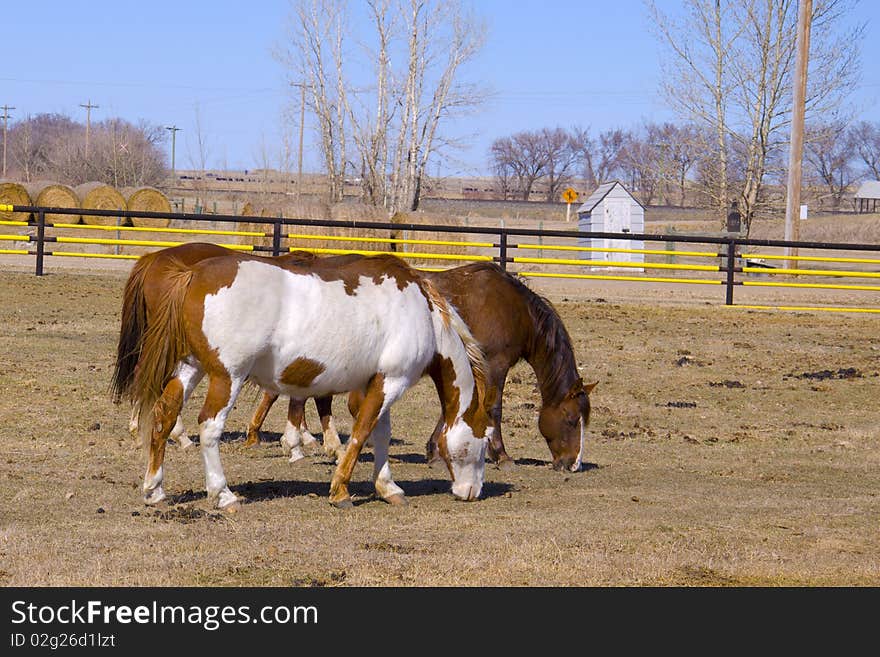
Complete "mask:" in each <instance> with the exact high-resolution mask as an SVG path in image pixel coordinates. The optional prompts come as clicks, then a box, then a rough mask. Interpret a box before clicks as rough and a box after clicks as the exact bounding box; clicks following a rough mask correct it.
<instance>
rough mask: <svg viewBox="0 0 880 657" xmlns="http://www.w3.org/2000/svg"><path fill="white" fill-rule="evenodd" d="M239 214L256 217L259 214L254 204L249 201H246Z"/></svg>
mask: <svg viewBox="0 0 880 657" xmlns="http://www.w3.org/2000/svg"><path fill="white" fill-rule="evenodd" d="M241 216H243V217H247V216H250V217H257V216H259V215H258V214H257V209H256V208H255V207H254V204H253V203H251V202H250V201H248V202H247V203H245V204H244V206H242V208H241Z"/></svg>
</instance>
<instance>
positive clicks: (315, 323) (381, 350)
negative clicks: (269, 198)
mask: <svg viewBox="0 0 880 657" xmlns="http://www.w3.org/2000/svg"><path fill="white" fill-rule="evenodd" d="M161 269H162V272H161V273H162V275H163V276H164V277H165V279H166V283H165V284H164V285H163V286H161V288H162V290H163V291H162V294H161V298H160V299H159V301H160V303H159V305H158V307H156V308H154V309H152V311H151V310H150V309H149V308H148V307H147V303H146V300H145V297H144V289H143V286H137V285H132V286H126V292H127V293H128V292H132V293H133V296H131V297H129V296H126V298H125V300H124V304H123V307H124V311H123V323H122V332H123V333H124V332H126V331H129V330H133V331H135V333H133V334H131V335H120V339H119V345H129V346H131V345H135V346H136V347H134V349H136V350H137V351H138V353H139V357H138V358H137V359H136V360H134V359H131V358H128V359H125V358H124V359H123V360H122V361H121V362H118V363H117V369H116V372H115V373H114V384H113V389H114V392H116V393H117V394H123V393H125V394H127V396H129V397H130V398H131V399H132V401H133V402H134V403H135V405H137V407H138V409H139V433H140V435H141V436H142V437H143V438H144V439H145V442H146V443H147V444H148V445H149V447H150V455H149V460H148V466H147V472H146V475H145V477H144V499H145V502H147V503H148V504H154V503H157V502H159V501H161V500H162V499H163V498H164V497H165V493H164V491H163V489H162V483H163V467H162V466H163V462H164V448H165V442H166V440H167V438H168V435H169V432H170V430H171V428H172V426H173V425H174V423H175V421H176V420H177V418H178V416H179V414H180V410H181V408H182V406H183V401H184V390H185V387H186V384H185V383H184V381H183V379H182V377H181V372H182V371H184V370H191V371H194V372H197V373H204V374H206V375H207V376H208V379H209V387H208V394H207V396H206V399H205V403H204V405H203V407H202V410H201V413H200V414H199V430H200V443H201V450H202V456H203V460H204V466H205V482H206V488H207V490H208V495H209V498H211V499H214V500H215V501H216V503H217V505H218V506H219V507H220V508H234V507H235V506H236V505H237V501H238V500H237V498H236V496H235V495H234V494H233V493H232V492H231V491H230V490H229V487H228V486H227V484H226V477H225V475H224V474H223V469H222V466H221V464H220V453H219V445H218V440H219V437H220V435H221V433H222V430H223V426H224V423H225V420H226V416H227V414H228V413H229V411H230V410H231V408H232V406H233V405H234V403H235V399H236V397H237V395H238V392H239V391H240V389H241V387H242V385H243V384H244V383H245V381H246V380H251V381H253V382H255V383H256V384H257V385H259V386H260V387H262V388H263V389H268V390H271V391H273V392H276V393H283V394H288V395H290V396H291V397H294V398H305V397H316V396H317V397H323V396H327V395H331V394H333V393H335V392H341V391H346V390H362V391H364V401H363V403H362V404H361V405H360V409H359V411H358V414H357V417H356V419H355V423H354V428H353V431H352V437H351V440H350V441H349V444H348V447H347V449H346V452H345V455H344V457H343V459H342V460H341V461H340V463H339V465H338V466H337V468H336V472H335V474H334V476H333V480H332V482H331V485H330V500H331V502H332V503H334V504H335V505H337V506H350V505H351V501H350V497H349V494H348V482H349V480H350V478H351V475H352V472H353V469H354V465H355V463H356V462H357V457H358V455H359V453H360V451H361V448H362V446H363V444H364V442H365V441H366V439H367V438H368V437H370V438H372V440H373V444H374V454H375V456H374V481H375V485H376V492H377V493H378V494H379V496H380V497H382V498H383V499H385V500H387V501H389V502H392V503H397V502H401V501H403V491H402V490H401V489H400V488H399V487H398V486H397V485H396V484H395V483H394V481H393V480H392V478H391V473H390V469H389V467H388V444H389V442H390V438H391V430H390V415H389V410H390V406H391V405H392V404H393V403H394V401H396V400H397V399H398V398H399V397H400V396H401V395H402V394H403V393H404V392H405V391H406V390H407V389H408V388H409V387H411V386H412V385H413V384H414V383H415V382H416V381H417V380H418V379H419V378H421V377H422V376H423V375H425V374H430V375H431V377H432V378H433V379H434V383H435V385H436V386H437V390H438V393H439V395H440V401H441V407H442V409H443V417H444V425H443V430H442V432H441V436H440V440H439V451H440V454H441V456H442V458H443V459H444V461H445V462H446V464H447V467H448V468H449V472H450V474H451V476H452V492H453V494H454V495H455V496H456V497H458V498H461V499H476V498H478V497H479V496H480V492H481V490H482V484H483V467H484V456H485V450H486V436H487V435H489V434H491V432H492V428H491V420H490V418H489V416H488V415H487V414H486V413H485V411H484V405H485V404H487V403H488V400H487V399H486V398H485V395H486V386H485V379H484V376H483V370H482V367H483V361H482V355H481V353H480V351H479V347H478V345H477V343H476V341H475V340H474V339H473V336H471V334H470V331H469V330H468V328H467V326H466V325H465V324H464V322H462V320H461V318H460V317H459V316H458V314H457V313H456V312H455V310H454V309H453V308H451V307H450V306H449V305H448V304H447V302H446V301H445V299H443V297H442V296H441V295H440V294H439V293H437V291H436V289H435V287H434V286H433V284H432V283H430V282H429V281H427V280H426V279H425V278H423V277H422V276H421V275H420V274H419V273H418V272H416V271H415V270H414V269H412V268H410V267H409V266H408V265H406V264H405V263H404V262H403V261H401V260H399V259H398V258H395V257H393V256H376V257H372V258H364V259H354V260H352V261H350V262H348V263H345V264H340V263H338V262H337V263H334V264H333V265H327V263H326V262H324V261H322V260H321V259H315V260H314V261H312V262H308V263H281V262H278V261H277V259H266V258H258V257H254V256H248V255H244V254H233V255H224V256H218V257H213V258H208V259H207V260H203V261H200V262H198V263H196V264H194V265H191V266H187V265H185V264H184V263H180V262H176V261H174V260H171V261H170V262H167V263H165V264H164V265H163V266H162V267H161ZM139 315H143V316H148V317H149V321H148V322H139V321H132V318H133V317H134V318H135V319H137V317H138V316H139ZM338 317H342V318H344V319H345V321H337V322H333V323H332V329H328V328H327V327H328V325H329V324H328V319H330V318H338ZM138 330H143V333H141V334H138V333H136V331H138ZM121 353H123V354H126V353H127V352H125V351H124V350H121ZM188 376H189V377H190V378H192V379H194V380H197V378H200V376H198V377H196V376H195V375H188ZM127 381H131V384H130V385H129V386H127V387H126V385H125V382H127Z"/></svg>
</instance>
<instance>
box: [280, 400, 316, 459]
mask: <svg viewBox="0 0 880 657" xmlns="http://www.w3.org/2000/svg"><path fill="white" fill-rule="evenodd" d="M305 414H306V400H305V399H297V398H295V397H291V398H290V403H288V405H287V425H286V426H285V428H284V434H283V435H282V436H281V447H282V449H285V448H286V450H285V451H287V450H289V452H290V463H296V462H297V461H299V460H300V459H304V458H305V456H306V455H305V454H304V453H303V451H302V445H303V435H302V432H301V430H300V427H301V426H303V425H304V424H305V419H304V418H305ZM314 440H315V438H314V437H312V441H313V442H314Z"/></svg>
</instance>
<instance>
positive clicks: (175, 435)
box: [168, 415, 193, 449]
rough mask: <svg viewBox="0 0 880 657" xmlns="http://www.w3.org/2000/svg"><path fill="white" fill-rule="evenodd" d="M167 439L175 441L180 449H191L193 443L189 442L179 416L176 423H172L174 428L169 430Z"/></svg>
mask: <svg viewBox="0 0 880 657" xmlns="http://www.w3.org/2000/svg"><path fill="white" fill-rule="evenodd" d="M168 437H169V438H171V439H172V440H176V441H177V444H178V445H180V448H181V449H186V448H187V447H192V444H193V441H191V440H190V439H189V436H187V435H186V429H185V428H184V426H183V418H181V417H180V416H179V415H178V416H177V422H175V423H174V428H173V429H172V430H171V433H170V434H169V435H168Z"/></svg>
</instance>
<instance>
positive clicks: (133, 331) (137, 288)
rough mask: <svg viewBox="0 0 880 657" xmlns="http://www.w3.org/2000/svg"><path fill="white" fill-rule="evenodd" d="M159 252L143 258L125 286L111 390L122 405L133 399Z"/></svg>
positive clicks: (133, 269)
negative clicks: (149, 282)
mask: <svg viewBox="0 0 880 657" xmlns="http://www.w3.org/2000/svg"><path fill="white" fill-rule="evenodd" d="M157 253H158V251H156V252H153V253H148V254H147V255H145V256H143V257H142V258H140V259H139V260H138V261H137V262H136V263H135V265H134V267H133V268H132V270H131V273H130V274H129V276H128V280H127V281H126V283H125V292H124V293H123V297H122V323H121V324H122V325H121V328H120V331H119V341H118V342H117V344H116V364H115V366H114V368H113V378H112V379H111V381H110V391H111V392H112V394H113V401H114V402H115V403H119V402H120V401H121V400H122V399H123V398H129V399H130V398H131V387H132V385H133V384H134V377H135V371H136V368H137V364H138V361H139V360H140V357H141V350H142V348H143V336H144V332H145V331H146V329H147V302H146V298H145V296H144V281H145V279H146V277H147V272H148V271H149V269H150V267H151V265H152V264H153V262H154V261H155V260H156V257H157Z"/></svg>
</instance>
